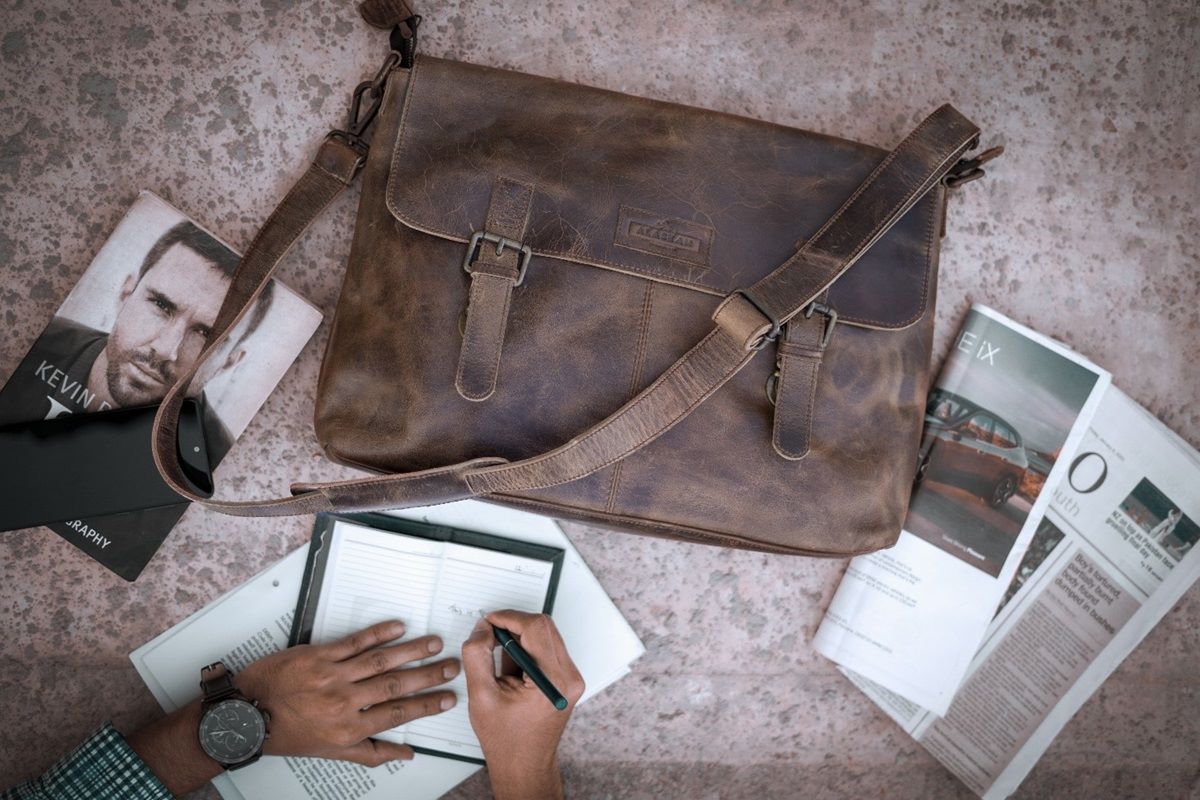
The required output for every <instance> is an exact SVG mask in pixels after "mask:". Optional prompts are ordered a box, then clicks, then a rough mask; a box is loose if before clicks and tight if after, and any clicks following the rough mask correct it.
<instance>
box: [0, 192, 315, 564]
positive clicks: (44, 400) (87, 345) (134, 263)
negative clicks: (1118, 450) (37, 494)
mask: <svg viewBox="0 0 1200 800" xmlns="http://www.w3.org/2000/svg"><path fill="white" fill-rule="evenodd" d="M239 261H240V256H239V255H238V254H237V253H236V252H235V251H234V250H233V249H232V248H231V247H229V245H227V244H225V243H224V242H222V241H221V240H220V239H218V238H217V237H216V236H214V235H213V234H212V233H210V232H209V231H207V230H205V229H204V228H202V227H200V226H199V225H197V224H196V223H195V222H193V221H192V220H190V219H188V218H187V217H186V216H185V215H184V214H183V213H182V212H180V211H179V210H178V209H176V208H174V207H173V206H171V205H170V204H169V203H167V202H166V201H165V200H163V199H162V198H160V197H158V196H157V195H155V194H153V193H151V192H146V191H143V192H141V193H139V195H138V197H137V200H135V201H134V203H133V205H132V207H131V208H130V209H129V211H128V213H126V215H125V217H124V218H123V219H122V220H121V222H120V223H119V224H118V225H117V227H116V229H115V230H114V231H113V233H112V235H111V236H110V237H109V238H108V240H107V241H106V242H105V243H104V246H103V247H102V248H101V249H100V252H99V253H97V254H96V257H95V259H93V261H92V263H91V265H90V266H89V267H88V269H87V271H86V272H84V273H83V275H82V276H81V277H80V279H79V281H78V282H77V283H76V284H75V287H74V288H73V289H72V290H71V293H70V294H69V295H67V298H66V300H64V301H63V303H62V305H61V306H60V307H59V309H58V311H57V312H56V313H55V315H54V318H53V319H52V320H51V321H50V324H49V325H47V326H46V328H45V330H44V331H42V334H41V335H40V336H39V337H38V338H37V340H36V341H34V343H33V345H32V346H31V347H30V349H29V352H28V353H27V354H26V356H25V358H24V359H23V360H22V361H21V363H20V364H19V365H17V368H16V370H15V371H14V372H13V374H12V375H11V376H10V377H9V379H8V382H7V383H5V384H4V386H3V388H0V425H6V424H11V423H17V422H32V421H36V420H42V419H50V418H54V417H58V416H61V415H63V414H87V413H91V412H97V411H105V410H108V409H111V408H123V407H132V406H142V405H150V404H153V403H155V402H158V401H159V400H161V399H162V397H163V395H165V394H166V392H167V389H169V388H170V386H171V385H172V384H173V383H174V381H175V376H176V375H178V374H180V373H181V372H183V371H184V370H185V369H187V368H189V367H190V366H191V364H192V363H193V362H194V361H195V359H196V357H197V356H198V355H199V353H200V350H201V349H202V348H203V347H204V344H205V343H206V340H207V332H208V330H209V328H210V326H211V325H212V324H213V322H215V321H216V316H217V312H218V311H219V309H220V307H221V303H222V302H223V300H224V298H225V292H226V290H227V289H228V287H229V283H230V280H231V276H232V274H233V271H234V269H236V267H237V264H238V262H239ZM320 323H321V312H320V311H319V310H318V309H317V308H316V307H315V306H313V305H312V304H310V303H309V302H308V301H306V300H304V299H303V298H301V297H300V296H299V295H297V294H296V293H295V292H293V291H291V290H290V289H288V288H287V287H286V286H283V285H282V284H280V283H278V282H272V284H271V285H269V286H268V287H267V289H266V290H265V291H264V292H263V293H262V295H261V296H260V298H259V300H258V302H257V303H256V305H255V307H254V309H253V310H252V311H251V313H249V314H247V315H246V318H245V319H243V320H242V322H241V323H239V326H238V328H237V329H236V330H235V331H234V332H233V333H232V334H231V335H230V337H229V339H228V341H227V342H226V343H225V344H224V345H223V346H222V349H221V350H220V351H219V352H217V353H215V354H214V356H213V357H212V358H210V359H209V360H208V362H207V363H206V364H205V365H204V367H203V369H202V370H201V372H200V373H199V374H197V376H196V379H195V381H194V382H193V384H192V387H191V392H190V394H191V395H192V396H194V397H197V398H199V399H200V400H201V405H202V408H203V414H204V423H205V425H204V427H205V443H206V445H207V449H208V456H209V461H210V463H211V466H212V467H213V468H215V467H216V465H217V464H218V463H220V461H221V459H222V458H224V456H225V454H226V453H228V452H229V449H230V447H232V445H233V442H234V440H235V439H237V437H238V436H240V435H241V434H242V432H243V431H244V430H245V429H246V426H247V425H249V423H250V420H251V418H253V416H254V415H255V413H257V412H258V409H259V408H260V407H261V406H262V404H263V403H264V402H265V401H266V399H267V396H268V395H269V394H270V393H271V391H272V390H273V389H274V388H275V386H276V384H277V383H278V382H279V380H280V379H281V378H282V377H283V374H284V373H285V372H286V371H287V369H288V367H290V366H291V364H292V362H293V361H295V359H296V356H298V355H299V354H300V350H301V349H302V348H303V347H304V344H305V343H306V342H307V341H308V339H309V338H310V337H311V336H312V334H313V332H314V331H315V330H316V329H317V326H318V325H320ZM64 490H65V489H64ZM187 507H188V502H187V501H186V500H184V499H183V498H180V502H179V503H178V504H175V505H169V506H164V507H160V508H154V509H147V510H144V511H134V512H129V513H125V514H114V515H110V516H104V517H100V518H92V519H83V520H72V521H69V522H65V523H59V524H52V525H49V526H48V527H49V528H50V529H51V530H53V531H54V532H55V533H57V534H58V535H59V536H62V537H63V538H64V539H66V540H67V541H69V542H71V543H72V544H73V545H75V546H76V547H78V548H79V549H81V550H83V551H84V552H85V553H87V554H88V555H89V556H91V557H92V558H94V559H95V560H97V561H99V562H100V563H101V564H103V565H104V566H106V567H107V568H109V569H110V570H112V571H113V572H115V573H117V574H118V575H120V576H121V577H123V578H125V579H126V580H129V581H132V580H134V579H136V578H137V576H138V575H139V574H141V572H142V570H143V568H145V566H146V564H147V563H148V562H149V561H150V559H151V558H152V557H153V555H154V553H155V552H156V551H157V550H158V548H159V546H160V545H161V544H162V542H163V540H164V539H165V538H166V536H167V534H168V533H170V531H171V529H172V528H173V527H174V526H175V523H177V522H178V521H179V518H180V517H182V516H183V513H184V511H186V510H187Z"/></svg>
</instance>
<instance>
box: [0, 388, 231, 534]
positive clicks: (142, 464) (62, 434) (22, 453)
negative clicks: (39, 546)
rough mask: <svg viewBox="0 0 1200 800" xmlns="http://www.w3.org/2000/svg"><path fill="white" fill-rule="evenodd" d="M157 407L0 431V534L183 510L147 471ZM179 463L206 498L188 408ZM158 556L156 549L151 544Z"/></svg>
mask: <svg viewBox="0 0 1200 800" xmlns="http://www.w3.org/2000/svg"><path fill="white" fill-rule="evenodd" d="M157 408H158V407H157V406H140V407H137V408H121V409H116V410H113V411H102V412H98V413H94V414H66V415H63V416H60V417H56V418H54V419H45V420H38V421H36V422H22V423H17V424H14V425H7V426H4V427H0V531H10V530H17V529H20V528H29V527H33V526H35V525H47V524H50V523H59V522H66V521H69V520H79V519H84V518H87V517H94V516H101V515H107V514H120V513H125V512H131V511H140V510H145V509H158V508H165V507H174V506H178V505H179V504H180V503H183V504H185V505H186V504H187V502H188V501H187V500H186V499H185V498H183V497H181V496H180V495H179V494H177V493H176V492H175V491H174V490H173V489H171V487H169V486H167V484H166V483H165V482H164V481H163V479H162V477H161V476H160V475H159V473H158V469H157V467H155V466H154V456H153V452H152V450H151V447H150V432H151V430H152V428H153V426H154V414H155V412H156V411H157ZM179 436H180V439H179V446H180V458H181V459H183V462H184V464H185V465H186V466H185V470H186V472H187V475H188V478H189V479H190V481H191V483H192V486H193V488H195V489H196V490H197V491H198V492H199V493H201V494H205V495H208V494H211V493H212V470H211V469H210V467H209V462H208V449H207V446H206V444H205V439H204V415H203V413H202V409H201V408H200V405H199V404H198V403H197V402H196V401H194V400H189V401H187V404H186V410H185V412H184V416H183V419H182V420H181V424H180V426H179ZM153 547H154V549H157V547H158V542H155V543H153Z"/></svg>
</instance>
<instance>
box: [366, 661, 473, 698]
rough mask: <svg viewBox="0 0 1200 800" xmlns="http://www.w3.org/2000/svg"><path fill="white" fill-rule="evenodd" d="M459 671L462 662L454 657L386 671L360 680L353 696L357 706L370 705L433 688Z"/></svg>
mask: <svg viewBox="0 0 1200 800" xmlns="http://www.w3.org/2000/svg"><path fill="white" fill-rule="evenodd" d="M458 672H459V666H458V662H457V661H455V660H454V659H452V658H448V659H446V660H444V661H438V662H437V663H434V664H426V665H425V666H423V667H413V668H412V669H401V670H396V671H394V672H385V673H383V674H382V675H376V676H375V677H373V678H368V679H367V680H365V681H359V682H358V683H356V684H355V685H354V687H353V689H352V690H351V697H352V698H353V702H354V707H355V708H366V707H367V706H373V705H376V704H378V703H383V702H385V701H387V700H399V699H400V698H402V697H404V696H405V695H410V694H416V693H417V692H422V691H424V690H426V689H431V688H433V687H434V686H437V685H439V684H442V683H445V682H446V681H448V680H451V679H453V678H454V677H455V676H456V675H458Z"/></svg>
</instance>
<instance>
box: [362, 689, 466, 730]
mask: <svg viewBox="0 0 1200 800" xmlns="http://www.w3.org/2000/svg"><path fill="white" fill-rule="evenodd" d="M457 704H458V698H457V697H455V696H454V692H430V693H429V694H419V695H417V696H416V697H406V698H404V699H403V700H388V701H387V702H385V703H379V704H378V705H374V706H371V707H370V708H368V709H367V710H366V711H364V712H362V715H361V716H362V723H363V729H364V730H363V736H374V735H375V734H377V733H380V732H382V731H386V730H389V729H391V728H398V727H399V726H401V725H403V724H404V723H406V722H411V721H413V720H414V719H420V718H421V717H430V716H433V715H434V714H440V713H442V712H443V711H449V710H450V709H452V708H454V706H456V705H457Z"/></svg>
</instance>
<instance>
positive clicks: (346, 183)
mask: <svg viewBox="0 0 1200 800" xmlns="http://www.w3.org/2000/svg"><path fill="white" fill-rule="evenodd" d="M312 166H313V167H314V168H316V169H319V170H321V172H324V173H325V174H326V175H328V176H329V177H330V178H333V179H334V180H335V181H337V182H338V183H340V184H341V185H342V186H349V185H350V181H348V180H346V179H344V178H342V177H341V176H340V175H337V174H336V173H333V172H330V171H329V170H327V169H325V168H324V167H322V166H321V165H320V164H318V163H317V162H316V161H314V162H312Z"/></svg>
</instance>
